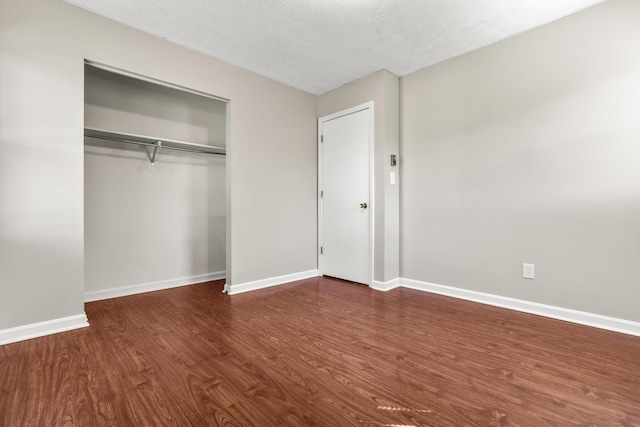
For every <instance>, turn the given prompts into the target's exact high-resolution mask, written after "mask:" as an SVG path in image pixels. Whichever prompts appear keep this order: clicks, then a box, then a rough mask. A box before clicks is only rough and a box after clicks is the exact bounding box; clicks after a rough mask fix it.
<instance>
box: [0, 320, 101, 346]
mask: <svg viewBox="0 0 640 427" xmlns="http://www.w3.org/2000/svg"><path fill="white" fill-rule="evenodd" d="M87 326H89V322H88V320H87V315H86V314H85V313H82V314H77V315H75V316H68V317H61V318H59V319H53V320H47V321H45V322H38V323H31V324H29V325H23V326H17V327H15V328H9V329H2V330H0V345H4V344H10V343H13V342H18V341H24V340H30V339H32V338H38V337H43V336H45V335H51V334H57V333H58V332H66V331H71V330H74V329H79V328H84V327H87Z"/></svg>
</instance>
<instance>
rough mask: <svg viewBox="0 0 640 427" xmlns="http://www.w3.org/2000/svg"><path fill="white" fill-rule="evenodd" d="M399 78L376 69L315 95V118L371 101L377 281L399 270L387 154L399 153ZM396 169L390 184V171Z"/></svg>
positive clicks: (395, 195) (395, 190) (395, 199)
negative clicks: (338, 86) (316, 106)
mask: <svg viewBox="0 0 640 427" xmlns="http://www.w3.org/2000/svg"><path fill="white" fill-rule="evenodd" d="M399 85H400V82H399V79H398V77H396V76H394V75H393V74H391V73H389V72H388V71H384V70H383V71H379V72H377V73H375V74H372V75H371V76H368V77H365V78H363V79H359V80H356V81H354V82H351V83H349V84H346V85H344V86H342V87H340V88H338V89H335V90H333V91H331V92H328V93H326V94H324V95H320V96H319V97H318V117H324V116H327V115H329V114H333V113H337V112H339V111H342V110H346V109H347V108H351V107H355V106H357V105H360V104H364V103H365V102H369V101H373V102H374V171H373V175H374V197H375V201H374V209H375V218H374V221H375V223H374V267H373V269H374V274H373V275H374V277H373V279H374V280H376V281H379V282H386V281H389V280H393V279H397V278H398V277H399V273H400V264H399V262H400V253H399V251H400V247H399V236H400V231H399V218H400V213H399V209H400V207H399V206H400V205H399V195H400V191H399V187H400V182H399V181H400V179H399V178H400V177H399V174H398V169H399V167H397V166H396V167H391V166H390V162H389V156H390V154H396V155H397V154H398V152H399V137H400V136H399V108H398V107H399V105H398V104H399V90H400V89H399ZM391 171H394V172H396V184H395V185H391V184H390V181H389V172H391Z"/></svg>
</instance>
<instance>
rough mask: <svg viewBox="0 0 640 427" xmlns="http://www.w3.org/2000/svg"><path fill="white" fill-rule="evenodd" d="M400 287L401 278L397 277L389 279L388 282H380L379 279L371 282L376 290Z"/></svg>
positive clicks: (372, 287) (384, 290)
mask: <svg viewBox="0 0 640 427" xmlns="http://www.w3.org/2000/svg"><path fill="white" fill-rule="evenodd" d="M398 287H400V278H399V277H396V278H395V279H391V280H387V281H386V282H379V281H377V280H374V281H373V282H372V283H371V289H374V290H376V291H383V292H386V291H390V290H391V289H395V288H398Z"/></svg>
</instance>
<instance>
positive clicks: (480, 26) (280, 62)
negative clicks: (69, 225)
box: [64, 0, 603, 95]
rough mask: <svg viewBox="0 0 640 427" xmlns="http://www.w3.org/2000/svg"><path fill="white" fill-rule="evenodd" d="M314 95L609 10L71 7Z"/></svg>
mask: <svg viewBox="0 0 640 427" xmlns="http://www.w3.org/2000/svg"><path fill="white" fill-rule="evenodd" d="M64 1H66V2H67V3H71V4H74V5H76V6H79V7H82V8H84V9H87V10H89V11H91V12H95V13H97V14H99V15H103V16H105V17H107V18H111V19H113V20H115V21H118V22H121V23H123V24H126V25H128V26H131V27H133V28H137V29H139V30H142V31H145V32H147V33H151V34H154V35H156V36H159V37H163V38H165V39H167V40H170V41H172V42H175V43H177V44H180V45H183V46H185V47H188V48H191V49H193V50H197V51H200V52H203V53H206V54H208V55H211V56H214V57H216V58H219V59H222V60H223V61H226V62H228V63H230V64H233V65H236V66H239V67H242V68H245V69H247V70H251V71H253V72H255V73H258V74H261V75H263V76H266V77H269V78H271V79H273V80H277V81H279V82H282V83H285V84H287V85H289V86H293V87H295V88H298V89H301V90H303V91H305V92H309V93H312V94H315V95H319V94H322V93H325V92H328V91H330V90H332V89H334V88H336V87H339V86H342V85H343V84H345V83H348V82H350V81H353V80H355V79H358V78H361V77H365V76H367V75H369V74H372V73H374V72H376V71H378V70H382V69H386V70H388V71H390V72H391V73H393V74H395V75H397V76H404V75H407V74H409V73H412V72H413V71H416V70H418V69H420V68H424V67H427V66H429V65H433V64H436V63H438V62H442V61H444V60H446V59H449V58H452V57H455V56H459V55H462V54H465V53H468V52H470V51H472V50H475V49H478V48H481V47H484V46H487V45H489V44H491V43H494V42H496V41H499V40H502V39H505V38H507V37H510V36H512V35H515V34H518V33H521V32H523V31H526V30H529V29H532V28H535V27H537V26H540V25H543V24H546V23H549V22H551V21H554V20H556V19H559V18H561V17H564V16H567V15H570V14H572V13H574V12H577V11H579V10H582V9H585V8H587V7H589V6H592V5H595V4H597V3H601V2H602V1H603V0H261V1H257V0H189V1H184V0H135V1H132V0H110V1H104V0H64Z"/></svg>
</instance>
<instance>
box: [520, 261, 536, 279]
mask: <svg viewBox="0 0 640 427" xmlns="http://www.w3.org/2000/svg"><path fill="white" fill-rule="evenodd" d="M522 277H524V278H525V279H535V277H536V274H535V266H534V265H533V264H522Z"/></svg>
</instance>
